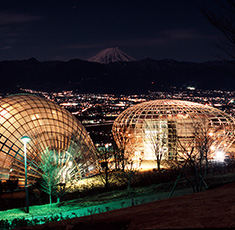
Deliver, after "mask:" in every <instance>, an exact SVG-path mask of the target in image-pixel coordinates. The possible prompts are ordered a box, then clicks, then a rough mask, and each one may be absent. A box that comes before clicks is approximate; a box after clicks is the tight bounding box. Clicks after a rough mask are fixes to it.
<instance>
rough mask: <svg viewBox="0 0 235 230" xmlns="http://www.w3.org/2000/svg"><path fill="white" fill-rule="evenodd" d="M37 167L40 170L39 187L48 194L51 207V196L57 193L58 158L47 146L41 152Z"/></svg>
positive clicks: (58, 179)
mask: <svg viewBox="0 0 235 230" xmlns="http://www.w3.org/2000/svg"><path fill="white" fill-rule="evenodd" d="M39 169H40V170H41V172H42V174H41V177H42V178H41V179H42V181H41V188H42V190H43V191H44V192H45V193H47V194H48V196H49V202H50V207H51V204H52V197H53V196H54V195H57V189H58V184H59V182H60V176H59V172H60V167H59V164H58V158H57V157H56V156H55V154H54V152H53V151H50V150H48V148H47V149H46V150H45V151H44V152H43V153H42V156H41V162H40V164H39Z"/></svg>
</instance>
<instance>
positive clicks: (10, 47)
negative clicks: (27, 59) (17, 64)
mask: <svg viewBox="0 0 235 230" xmlns="http://www.w3.org/2000/svg"><path fill="white" fill-rule="evenodd" d="M10 49H12V46H2V47H1V50H10Z"/></svg>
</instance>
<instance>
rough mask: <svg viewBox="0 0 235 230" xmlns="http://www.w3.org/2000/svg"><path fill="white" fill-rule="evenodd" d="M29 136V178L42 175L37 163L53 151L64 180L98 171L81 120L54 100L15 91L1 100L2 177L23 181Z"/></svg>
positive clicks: (0, 170)
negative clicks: (25, 148) (25, 151)
mask: <svg viewBox="0 0 235 230" xmlns="http://www.w3.org/2000/svg"><path fill="white" fill-rule="evenodd" d="M23 136H28V137H29V138H30V141H29V142H28V143H27V165H28V181H29V183H33V182H34V181H35V179H36V178H38V177H40V172H39V170H38V165H39V163H40V161H41V156H42V154H44V153H45V152H46V151H51V152H53V156H54V158H55V162H57V164H58V166H59V167H60V169H61V170H60V177H61V182H64V181H66V180H67V179H79V178H82V177H87V176H90V175H92V174H95V173H96V163H95V162H96V160H95V154H94V153H95V148H94V145H93V142H92V141H91V139H90V137H89V135H88V134H87V132H86V130H85V128H84V127H83V126H82V125H81V123H80V122H79V121H78V120H77V119H76V118H75V117H74V116H73V115H72V114H71V113H69V112H68V111H67V110H65V109H63V108H62V107H60V106H59V105H57V104H56V103H54V102H51V101H48V100H46V99H43V98H41V97H38V96H34V95H23V94H22V95H21V94H20V95H12V96H9V97H6V98H3V99H1V100H0V179H2V180H7V179H9V178H17V179H19V182H22V183H23V181H24V149H23V143H22V141H21V138H22V137H23Z"/></svg>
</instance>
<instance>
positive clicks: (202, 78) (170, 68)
mask: <svg viewBox="0 0 235 230" xmlns="http://www.w3.org/2000/svg"><path fill="white" fill-rule="evenodd" d="M234 73H235V65H234V64H233V63H228V62H223V61H215V62H204V63H192V62H178V61H175V60H152V59H144V60H140V61H130V62H114V63H109V64H99V63H94V62H88V61H82V60H79V59H74V60H70V61H67V62H64V61H46V62H39V61H37V60H36V59H34V58H31V59H28V60H21V61H1V62H0V76H1V84H0V90H1V91H3V90H8V91H9V90H17V89H19V88H20V87H22V88H31V89H35V90H48V91H58V90H69V89H73V90H77V91H78V92H81V93H145V92H147V91H149V90H150V91H156V90H162V89H165V90H169V89H170V87H171V86H177V87H187V86H194V87H197V88H201V89H227V90H234V89H235V75H234Z"/></svg>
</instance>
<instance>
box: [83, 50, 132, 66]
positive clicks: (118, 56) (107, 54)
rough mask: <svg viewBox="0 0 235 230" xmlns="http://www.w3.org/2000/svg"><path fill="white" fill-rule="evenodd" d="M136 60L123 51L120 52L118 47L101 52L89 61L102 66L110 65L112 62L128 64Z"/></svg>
mask: <svg viewBox="0 0 235 230" xmlns="http://www.w3.org/2000/svg"><path fill="white" fill-rule="evenodd" d="M134 60H135V59H134V58H133V57H131V56H129V55H128V54H126V53H125V52H123V51H122V50H120V49H119V48H118V47H114V48H108V49H104V50H102V51H100V52H99V53H98V54H96V55H95V56H93V57H91V58H89V59H88V61H90V62H98V63H101V64H108V63H111V62H118V61H120V62H128V61H134Z"/></svg>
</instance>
